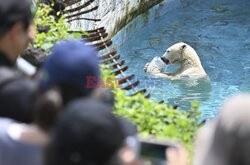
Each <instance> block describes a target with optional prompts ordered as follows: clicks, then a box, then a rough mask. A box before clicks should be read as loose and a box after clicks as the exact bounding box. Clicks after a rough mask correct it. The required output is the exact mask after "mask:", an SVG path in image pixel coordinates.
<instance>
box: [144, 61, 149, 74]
mask: <svg viewBox="0 0 250 165" xmlns="http://www.w3.org/2000/svg"><path fill="white" fill-rule="evenodd" d="M149 64H150V62H148V63H146V65H145V66H144V68H143V70H144V72H147V69H148V66H149Z"/></svg>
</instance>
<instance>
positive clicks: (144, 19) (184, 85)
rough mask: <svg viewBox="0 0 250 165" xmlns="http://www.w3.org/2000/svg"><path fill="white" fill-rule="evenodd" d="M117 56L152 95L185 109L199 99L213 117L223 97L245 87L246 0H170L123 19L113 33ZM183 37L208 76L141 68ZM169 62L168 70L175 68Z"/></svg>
mask: <svg viewBox="0 0 250 165" xmlns="http://www.w3.org/2000/svg"><path fill="white" fill-rule="evenodd" d="M113 41H114V42H115V43H116V47H117V49H118V51H119V53H120V54H121V55H122V58H123V59H125V60H126V65H128V66H129V69H128V71H126V74H127V75H129V74H132V73H134V74H135V76H136V80H137V79H139V80H140V81H141V84H140V86H139V88H146V89H147V90H148V92H149V93H151V99H154V100H158V101H160V100H165V103H170V104H178V105H180V107H179V109H188V108H189V107H190V105H189V102H190V101H199V102H200V103H201V105H200V110H201V111H202V112H203V118H214V117H215V116H216V115H217V113H218V111H219V106H220V105H221V104H222V103H223V102H224V101H225V99H226V98H227V97H229V96H231V95H233V94H236V93H239V92H250V0H238V1H236V0H223V1H222V0H221V1H220V0H217V1H216V0H211V1H207V0H206V1H205V0H196V1H195V0H193V1H191V0H190V1H181V0H180V1H178V0H175V1H173V0H169V1H165V2H163V3H162V4H161V5H158V6H156V7H154V8H153V9H152V10H150V12H149V13H146V14H143V15H141V16H139V17H138V18H137V19H135V20H134V21H133V22H132V23H130V24H129V25H127V26H126V27H125V28H124V29H123V30H122V31H121V32H120V33H118V35H117V36H115V37H114V38H113ZM180 41H183V42H186V43H187V44H189V45H190V46H192V47H193V48H194V49H195V50H196V52H197V53H198V55H199V57H200V60H201V63H202V65H203V67H204V69H205V71H206V73H207V74H208V76H209V78H210V82H209V81H207V80H204V79H201V80H182V81H171V80H168V79H163V78H156V77H153V76H152V75H148V74H146V73H145V72H144V71H143V67H144V65H145V64H146V63H147V62H150V61H151V60H152V59H153V57H155V56H162V55H163V53H164V52H165V51H166V49H167V48H168V47H170V46H171V45H173V44H175V43H177V42H180ZM176 68H177V67H176V66H168V68H167V70H168V71H171V70H174V69H176Z"/></svg>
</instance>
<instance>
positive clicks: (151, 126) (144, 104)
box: [102, 67, 201, 148]
mask: <svg viewBox="0 0 250 165" xmlns="http://www.w3.org/2000/svg"><path fill="white" fill-rule="evenodd" d="M102 73H103V77H105V78H107V77H112V78H114V75H110V71H109V69H108V68H107V67H106V68H105V67H102ZM113 92H114V93H115V96H116V103H115V114H117V115H119V116H122V117H125V118H127V119H129V120H130V121H131V122H133V123H134V124H135V125H137V127H138V130H139V132H140V134H141V135H142V136H149V135H155V136H157V137H159V138H161V137H165V138H166V137H168V138H170V139H174V140H178V141H182V142H183V143H184V144H185V145H186V146H187V147H188V148H191V145H192V143H193V140H194V135H195V133H196V131H197V130H198V128H199V124H198V120H199V119H200V114H201V113H200V111H199V110H198V107H199V105H198V104H197V103H192V104H191V105H192V108H191V109H190V110H189V111H184V110H176V109H173V107H172V106H168V105H167V104H159V103H157V102H156V101H153V100H149V99H146V98H144V97H143V96H142V95H141V94H138V95H136V96H132V97H130V96H126V95H125V93H124V91H123V90H121V89H119V88H114V89H113Z"/></svg>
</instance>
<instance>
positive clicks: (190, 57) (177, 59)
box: [161, 42, 201, 66]
mask: <svg viewBox="0 0 250 165" xmlns="http://www.w3.org/2000/svg"><path fill="white" fill-rule="evenodd" d="M161 59H162V60H163V62H165V63H166V64H177V65H192V66H197V65H201V63H200V59H199V57H198V55H197V53H196V52H195V50H194V49H193V48H192V47H191V46H189V45H188V44H186V43H184V42H179V43H176V44H174V45H173V46H171V47H169V48H168V49H167V51H166V52H165V54H164V55H163V56H162V57H161Z"/></svg>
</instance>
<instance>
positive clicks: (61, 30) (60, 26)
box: [33, 3, 84, 54]
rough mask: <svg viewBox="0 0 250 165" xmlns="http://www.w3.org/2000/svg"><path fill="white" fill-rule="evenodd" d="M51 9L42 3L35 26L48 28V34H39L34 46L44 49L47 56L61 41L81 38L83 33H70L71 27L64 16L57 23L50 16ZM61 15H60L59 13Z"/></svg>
mask: <svg viewBox="0 0 250 165" xmlns="http://www.w3.org/2000/svg"><path fill="white" fill-rule="evenodd" d="M51 10H52V9H51V7H50V6H48V5H45V4H43V3H40V4H39V6H38V10H37V13H36V16H35V19H34V20H35V25H36V26H43V27H48V31H47V32H41V33H37V35H36V40H35V41H34V44H33V46H34V47H35V48H42V49H44V50H45V51H46V52H47V54H48V52H49V51H50V49H51V48H52V47H53V45H54V44H55V43H56V42H57V41H60V40H65V39H69V38H81V37H82V34H81V33H69V25H68V23H67V21H66V19H65V17H64V16H61V17H60V18H59V19H58V20H57V21H56V20H55V17H54V16H53V15H50V12H51ZM57 14H58V15H60V13H57ZM83 33H84V32H83Z"/></svg>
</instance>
